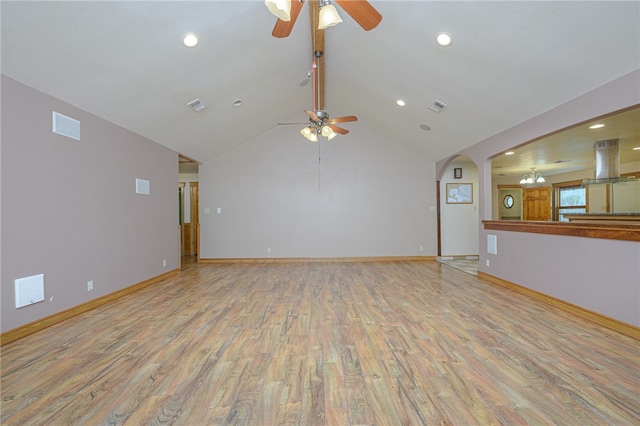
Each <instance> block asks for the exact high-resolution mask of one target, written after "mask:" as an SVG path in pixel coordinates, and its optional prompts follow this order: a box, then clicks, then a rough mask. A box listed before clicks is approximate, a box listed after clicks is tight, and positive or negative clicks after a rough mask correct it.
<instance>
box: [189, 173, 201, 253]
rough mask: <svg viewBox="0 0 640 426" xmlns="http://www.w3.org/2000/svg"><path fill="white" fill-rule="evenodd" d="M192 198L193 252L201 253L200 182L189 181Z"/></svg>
mask: <svg viewBox="0 0 640 426" xmlns="http://www.w3.org/2000/svg"><path fill="white" fill-rule="evenodd" d="M189 190H190V194H189V195H190V196H191V197H190V198H191V206H190V207H191V209H190V210H191V253H190V254H199V253H200V242H199V239H200V220H199V215H198V182H191V183H189Z"/></svg>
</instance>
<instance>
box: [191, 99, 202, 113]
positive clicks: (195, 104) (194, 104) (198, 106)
mask: <svg viewBox="0 0 640 426" xmlns="http://www.w3.org/2000/svg"><path fill="white" fill-rule="evenodd" d="M187 105H188V106H189V107H191V109H193V110H194V111H196V112H200V111H202V110H203V109H205V108H206V107H207V106H206V105H205V104H204V103H203V102H202V101H201V100H200V99H194V100H192V101H191V102H189V103H188V104H187Z"/></svg>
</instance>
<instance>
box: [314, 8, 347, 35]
mask: <svg viewBox="0 0 640 426" xmlns="http://www.w3.org/2000/svg"><path fill="white" fill-rule="evenodd" d="M318 21H319V22H318V29H319V30H324V29H325V28H329V27H332V26H334V25H337V24H339V23H340V22H342V19H340V15H338V11H337V10H336V8H335V6H334V5H332V4H327V5H325V6H322V9H320V19H319V20H318Z"/></svg>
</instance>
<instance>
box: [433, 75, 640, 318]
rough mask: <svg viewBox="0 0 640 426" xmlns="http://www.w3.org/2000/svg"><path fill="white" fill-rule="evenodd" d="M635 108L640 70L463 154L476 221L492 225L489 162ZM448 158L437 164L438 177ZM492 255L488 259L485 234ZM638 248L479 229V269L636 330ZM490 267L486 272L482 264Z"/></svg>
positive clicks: (639, 300)
mask: <svg viewBox="0 0 640 426" xmlns="http://www.w3.org/2000/svg"><path fill="white" fill-rule="evenodd" d="M637 104H640V70H636V71H634V72H632V73H630V74H627V75H624V76H622V77H620V78H618V79H616V80H614V81H612V82H610V83H609V84H606V85H604V86H602V87H599V88H597V89H594V90H593V91H591V92H589V93H586V94H585V95H583V96H580V97H579V98H576V99H574V100H571V101H569V102H567V103H565V104H563V105H560V106H558V107H557V108H554V109H553V110H550V111H548V112H546V113H544V114H541V115H539V116H537V117H534V118H532V119H531V120H528V121H526V122H524V123H522V124H520V125H518V126H515V127H513V128H511V129H508V130H506V131H504V132H501V133H499V134H497V135H495V136H493V137H490V138H488V139H486V140H484V141H481V142H479V143H478V144H476V145H474V146H472V147H470V148H468V149H466V150H464V151H462V152H461V153H462V154H464V155H467V156H469V157H471V158H472V159H473V160H474V162H475V163H476V164H478V165H479V170H478V172H479V185H478V186H479V188H480V220H483V219H491V218H492V215H493V211H496V210H497V209H495V210H494V208H493V207H494V205H495V202H496V201H495V199H496V195H495V194H494V191H497V189H495V187H494V186H493V185H494V183H493V182H492V179H491V160H490V158H492V157H493V156H495V155H497V154H499V153H501V152H504V151H506V150H508V149H509V148H511V147H513V146H516V145H519V144H521V143H525V142H527V141H530V140H533V139H535V138H537V137H539V136H541V135H546V134H549V133H552V132H554V131H557V130H560V129H563V128H566V127H569V126H571V125H574V124H576V123H579V122H582V121H585V120H588V119H591V118H593V117H599V116H601V115H604V114H607V113H610V112H613V111H618V110H621V109H624V108H627V107H630V106H633V105H637ZM447 161H448V159H444V160H442V161H439V162H438V164H437V173H438V175H439V174H440V173H441V172H442V170H443V169H444V168H445V167H446V164H447ZM488 234H491V235H496V236H497V239H498V254H497V255H489V254H487V249H486V247H487V244H486V241H487V235H488ZM638 259H640V243H638V242H630V241H616V240H601V239H594V238H579V237H565V236H558V235H541V234H527V233H520V232H493V231H485V230H484V228H483V227H482V226H481V227H480V270H481V271H482V272H485V273H487V274H490V275H493V276H495V277H498V278H502V279H504V280H507V281H510V282H513V283H516V284H519V285H523V286H525V287H527V288H530V289H533V290H536V291H540V292H542V293H545V294H547V295H550V296H554V297H557V298H559V299H562V300H565V301H567V302H569V303H573V304H575V305H578V306H581V307H583V308H586V309H590V310H592V311H595V312H598V313H600V314H603V315H606V316H609V317H611V318H615V319H618V320H620V321H624V322H627V323H629V324H633V325H636V326H640V267H639V266H638ZM487 260H489V263H490V266H489V265H487Z"/></svg>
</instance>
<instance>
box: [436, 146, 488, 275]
mask: <svg viewBox="0 0 640 426" xmlns="http://www.w3.org/2000/svg"><path fill="white" fill-rule="evenodd" d="M438 184H439V194H440V197H439V198H440V200H439V204H440V205H439V214H438V228H439V242H438V258H439V260H444V261H447V262H449V261H457V260H458V261H471V262H465V263H473V262H475V264H473V265H472V269H475V272H476V273H477V261H478V255H479V253H480V249H479V223H480V214H479V211H478V204H479V199H478V190H479V177H478V167H477V166H476V164H475V163H474V162H473V160H471V158H469V157H467V156H464V155H459V156H456V157H454V158H452V159H451V161H450V162H449V163H448V164H447V165H446V166H445V168H444V169H443V171H442V175H441V176H440V180H439V182H438Z"/></svg>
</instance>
